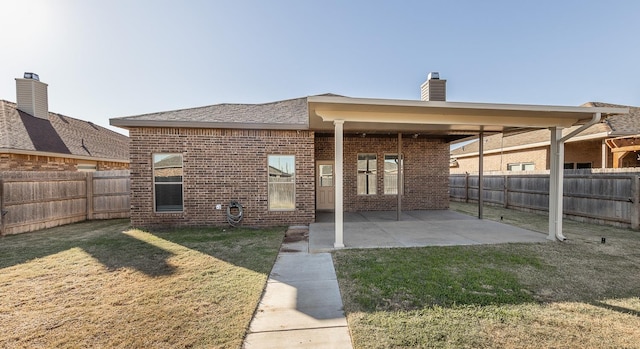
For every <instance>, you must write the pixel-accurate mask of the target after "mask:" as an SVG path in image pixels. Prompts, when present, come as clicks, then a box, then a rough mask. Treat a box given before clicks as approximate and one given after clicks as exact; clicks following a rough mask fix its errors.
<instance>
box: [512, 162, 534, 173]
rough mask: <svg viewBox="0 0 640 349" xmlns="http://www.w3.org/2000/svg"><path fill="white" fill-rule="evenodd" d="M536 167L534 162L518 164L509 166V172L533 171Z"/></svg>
mask: <svg viewBox="0 0 640 349" xmlns="http://www.w3.org/2000/svg"><path fill="white" fill-rule="evenodd" d="M534 169H535V166H534V164H533V162H517V163H513V164H507V171H533V170H534Z"/></svg>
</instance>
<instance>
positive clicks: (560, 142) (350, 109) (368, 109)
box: [307, 96, 629, 248]
mask: <svg viewBox="0 0 640 349" xmlns="http://www.w3.org/2000/svg"><path fill="white" fill-rule="evenodd" d="M307 102H308V110H309V128H310V129H311V130H314V131H319V132H322V131H325V132H332V131H333V133H334V134H335V137H334V138H335V147H334V148H335V156H334V161H335V164H334V167H335V170H334V178H335V179H334V184H335V243H334V247H336V248H342V247H345V245H344V236H343V235H344V234H343V233H344V219H343V213H344V212H343V201H344V197H343V179H344V170H343V161H344V160H343V155H344V154H343V138H344V134H345V132H373V133H397V135H398V154H401V153H402V133H407V132H409V133H411V134H416V133H417V134H425V135H433V136H438V137H443V138H446V139H448V140H449V141H451V140H453V139H456V138H461V137H464V136H468V135H479V136H480V144H482V143H483V142H482V139H483V138H482V137H483V135H484V133H488V132H504V133H508V132H512V131H519V130H523V129H536V128H537V129H544V128H548V129H549V130H550V132H551V154H550V157H551V160H552V161H551V174H550V188H549V236H548V238H549V239H553V240H555V239H558V240H564V239H565V238H564V235H562V197H563V184H562V182H563V170H562V168H563V167H562V163H563V161H564V142H566V141H567V140H568V139H569V138H571V137H573V136H575V135H576V134H578V133H579V132H581V131H582V130H583V128H585V127H589V126H590V125H593V124H595V123H598V122H601V120H602V117H603V116H604V117H606V116H607V115H612V114H627V113H629V109H628V108H615V107H593V106H592V107H571V106H546V105H521V104H487V103H460V102H440V101H409V100H391V99H365V98H348V97H337V96H313V97H308V99H307ZM576 125H583V126H582V127H580V128H578V129H577V130H574V131H573V132H571V133H569V134H568V135H566V136H564V137H562V129H563V128H569V127H572V126H576ZM482 152H483V150H482V147H481V148H480V151H479V153H480V157H479V172H480V178H479V181H480V182H481V183H482V171H483V170H482V161H483V160H482V159H483V156H482ZM401 178H402V175H401V171H398V183H402V182H401ZM399 185H400V184H399ZM401 197H402V195H400V194H398V195H397V198H398V205H397V217H398V220H400V216H401V210H402V208H401V207H402V206H401ZM482 197H483V195H482V185H481V186H480V188H479V193H478V207H479V218H482V201H483V199H482Z"/></svg>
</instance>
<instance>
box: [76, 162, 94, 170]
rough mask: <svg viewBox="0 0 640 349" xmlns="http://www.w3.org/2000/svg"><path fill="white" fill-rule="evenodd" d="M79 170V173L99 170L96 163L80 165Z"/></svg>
mask: <svg viewBox="0 0 640 349" xmlns="http://www.w3.org/2000/svg"><path fill="white" fill-rule="evenodd" d="M77 168H78V172H95V171H96V170H98V165H96V164H95V163H91V164H90V163H79V164H78V166H77Z"/></svg>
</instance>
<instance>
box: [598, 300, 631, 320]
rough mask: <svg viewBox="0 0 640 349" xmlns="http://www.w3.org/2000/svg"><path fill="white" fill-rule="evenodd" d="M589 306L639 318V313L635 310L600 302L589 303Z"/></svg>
mask: <svg viewBox="0 0 640 349" xmlns="http://www.w3.org/2000/svg"><path fill="white" fill-rule="evenodd" d="M589 304H591V305H595V306H596V307H600V308H603V309H607V310H612V311H617V312H619V313H622V314H630V315H633V316H637V317H640V311H637V310H635V309H629V308H625V307H620V306H617V305H611V304H607V303H603V302H600V301H591V302H589Z"/></svg>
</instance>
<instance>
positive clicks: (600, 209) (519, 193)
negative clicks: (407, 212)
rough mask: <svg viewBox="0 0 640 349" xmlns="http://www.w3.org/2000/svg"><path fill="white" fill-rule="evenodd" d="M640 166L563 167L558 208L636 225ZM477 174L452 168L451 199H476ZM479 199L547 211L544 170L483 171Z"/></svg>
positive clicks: (638, 224) (617, 223)
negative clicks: (607, 167) (561, 188)
mask: <svg viewBox="0 0 640 349" xmlns="http://www.w3.org/2000/svg"><path fill="white" fill-rule="evenodd" d="M639 186H640V169H615V170H614V169H591V170H577V171H565V174H564V181H563V187H564V197H563V206H564V210H563V213H564V215H565V216H567V217H570V218H573V219H577V220H581V221H587V222H595V223H604V224H611V225H615V226H623V227H631V228H633V229H639V228H640V222H639V220H640V212H639V210H640V190H639V189H638V187H639ZM478 191H479V190H478V175H477V174H454V175H451V176H450V180H449V195H450V198H451V199H452V200H457V201H466V202H469V201H475V202H477V201H478ZM483 193H484V194H483V200H484V201H485V202H487V203H491V204H496V205H503V206H505V207H509V208H515V209H521V210H533V211H547V212H548V211H549V171H538V172H536V173H534V172H526V173H519V172H518V173H514V172H500V173H491V174H485V175H484V183H483Z"/></svg>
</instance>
